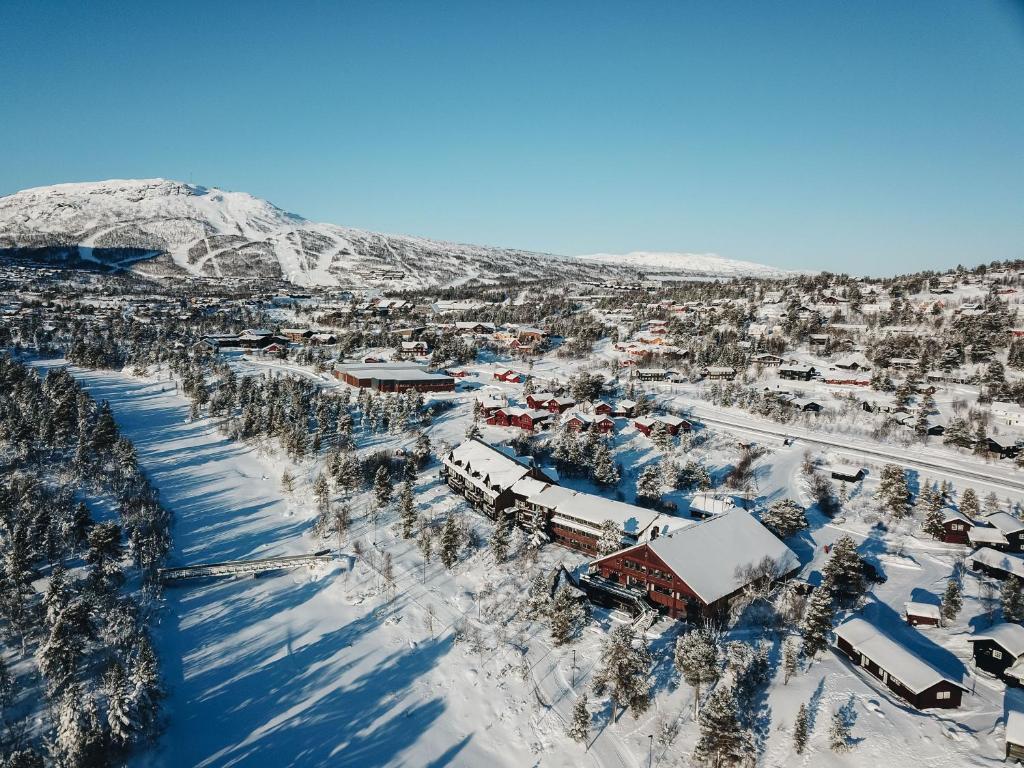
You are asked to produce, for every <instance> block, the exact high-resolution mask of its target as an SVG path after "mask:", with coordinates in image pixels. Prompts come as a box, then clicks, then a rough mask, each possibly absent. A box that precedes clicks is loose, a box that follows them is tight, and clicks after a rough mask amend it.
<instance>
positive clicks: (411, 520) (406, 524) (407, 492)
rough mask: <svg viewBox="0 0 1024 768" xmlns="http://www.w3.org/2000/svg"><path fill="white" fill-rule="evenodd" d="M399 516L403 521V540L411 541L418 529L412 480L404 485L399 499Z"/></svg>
mask: <svg viewBox="0 0 1024 768" xmlns="http://www.w3.org/2000/svg"><path fill="white" fill-rule="evenodd" d="M398 514H399V517H400V518H401V521H402V538H403V539H411V538H412V534H413V530H414V529H415V527H416V507H415V505H414V503H413V486H412V480H406V481H405V483H404V484H403V485H402V492H401V494H400V495H399V497H398Z"/></svg>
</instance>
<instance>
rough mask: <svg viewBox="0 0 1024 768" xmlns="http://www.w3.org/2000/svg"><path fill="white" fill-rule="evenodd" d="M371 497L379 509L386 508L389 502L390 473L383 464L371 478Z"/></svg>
mask: <svg viewBox="0 0 1024 768" xmlns="http://www.w3.org/2000/svg"><path fill="white" fill-rule="evenodd" d="M373 495H374V496H375V497H376V499H377V504H379V505H380V506H381V507H386V506H387V505H388V503H389V502H390V501H391V473H390V472H388V470H387V467H385V466H384V465H383V464H382V465H381V466H379V467H378V468H377V473H376V474H375V475H374V476H373Z"/></svg>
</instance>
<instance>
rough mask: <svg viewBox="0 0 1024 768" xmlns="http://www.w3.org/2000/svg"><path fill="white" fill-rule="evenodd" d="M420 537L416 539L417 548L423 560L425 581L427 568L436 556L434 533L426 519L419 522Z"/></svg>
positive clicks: (422, 518)
mask: <svg viewBox="0 0 1024 768" xmlns="http://www.w3.org/2000/svg"><path fill="white" fill-rule="evenodd" d="M419 529H420V530H419V535H418V536H417V537H416V548H417V549H419V551H420V556H421V557H422V558H423V581H426V580H427V566H428V565H430V558H431V557H432V556H433V554H434V532H433V531H432V530H431V528H430V525H429V524H428V523H427V519H426V518H425V517H421V518H420V520H419Z"/></svg>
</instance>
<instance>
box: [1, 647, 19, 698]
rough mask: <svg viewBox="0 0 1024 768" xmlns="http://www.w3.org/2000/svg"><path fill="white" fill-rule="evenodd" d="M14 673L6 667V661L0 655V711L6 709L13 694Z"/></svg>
mask: <svg viewBox="0 0 1024 768" xmlns="http://www.w3.org/2000/svg"><path fill="white" fill-rule="evenodd" d="M15 693H16V691H15V687H14V675H12V674H11V671H10V669H8V667H7V662H6V661H4V658H3V656H2V655H0V712H2V711H4V710H5V709H7V707H9V706H10V704H11V702H12V701H14V696H15Z"/></svg>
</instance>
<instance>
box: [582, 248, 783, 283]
mask: <svg viewBox="0 0 1024 768" xmlns="http://www.w3.org/2000/svg"><path fill="white" fill-rule="evenodd" d="M577 258H578V259H580V260H581V261H584V262H591V263H594V264H614V265H618V266H624V267H631V268H632V269H635V270H639V271H641V272H646V273H650V274H653V273H656V272H664V273H685V274H688V275H694V276H697V277H779V276H781V275H785V274H787V272H786V271H785V270H781V269H777V268H775V267H769V266H767V265H766V264H757V263H755V262H752V261H736V260H733V259H726V258H724V257H722V256H718V255H717V254H714V253H665V252H658V251H633V252H631V253H625V254H615V253H594V254H590V255H587V256H578V257H577Z"/></svg>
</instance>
